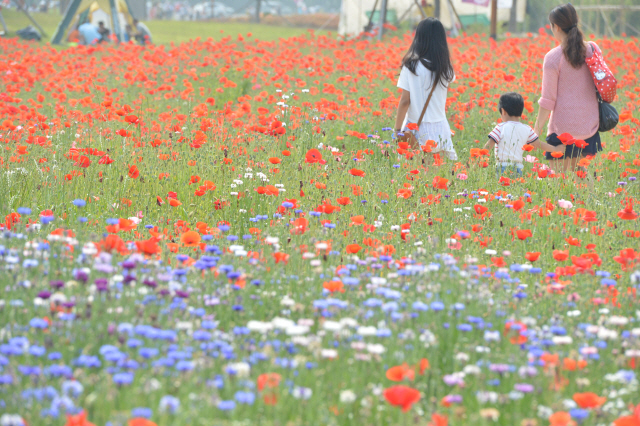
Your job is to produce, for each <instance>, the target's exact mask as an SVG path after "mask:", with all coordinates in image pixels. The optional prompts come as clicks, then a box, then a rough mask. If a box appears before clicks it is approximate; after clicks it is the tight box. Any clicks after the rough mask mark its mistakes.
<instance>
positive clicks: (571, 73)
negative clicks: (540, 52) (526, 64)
mask: <svg viewBox="0 0 640 426" xmlns="http://www.w3.org/2000/svg"><path fill="white" fill-rule="evenodd" d="M589 44H590V45H591V47H589V48H587V57H591V55H593V49H594V48H595V49H598V51H600V48H599V47H598V45H596V44H595V43H589ZM538 103H539V104H540V106H541V107H542V108H544V109H548V110H550V111H552V113H551V118H550V119H549V130H548V134H552V133H555V134H557V135H561V134H563V133H569V134H571V136H573V137H574V138H576V139H583V140H584V139H588V138H590V137H591V136H593V135H595V134H596V132H597V131H598V126H599V124H600V116H599V114H598V98H597V96H596V86H595V84H594V83H593V77H592V76H591V71H590V70H589V67H588V66H587V64H586V63H585V64H583V65H582V66H581V67H580V68H573V67H572V66H571V64H570V63H569V62H568V61H567V59H566V58H565V57H564V53H562V46H558V47H556V48H554V49H551V50H550V51H549V53H547V55H546V56H545V57H544V64H543V66H542V96H541V98H540V100H539V101H538Z"/></svg>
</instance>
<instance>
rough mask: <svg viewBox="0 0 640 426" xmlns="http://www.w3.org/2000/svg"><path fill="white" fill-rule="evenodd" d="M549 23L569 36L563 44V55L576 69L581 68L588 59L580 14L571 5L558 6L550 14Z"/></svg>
mask: <svg viewBox="0 0 640 426" xmlns="http://www.w3.org/2000/svg"><path fill="white" fill-rule="evenodd" d="M549 22H551V23H552V24H554V25H557V26H558V27H559V28H560V29H561V30H562V31H564V32H565V33H566V34H567V38H566V39H565V40H564V42H562V53H564V57H565V58H567V61H569V63H570V64H571V66H572V67H574V68H580V67H581V66H582V65H583V64H584V61H585V59H586V57H587V48H586V47H585V45H584V34H582V30H580V28H578V13H577V12H576V9H575V8H574V7H573V6H572V5H571V3H567V4H563V5H562V6H558V7H556V8H555V9H553V10H552V11H551V13H549Z"/></svg>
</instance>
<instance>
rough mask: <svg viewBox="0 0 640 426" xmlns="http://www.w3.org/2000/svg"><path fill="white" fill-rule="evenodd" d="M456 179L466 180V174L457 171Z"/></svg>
mask: <svg viewBox="0 0 640 426" xmlns="http://www.w3.org/2000/svg"><path fill="white" fill-rule="evenodd" d="M458 179H460V180H467V175H466V173H459V174H458Z"/></svg>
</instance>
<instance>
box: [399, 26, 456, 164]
mask: <svg viewBox="0 0 640 426" xmlns="http://www.w3.org/2000/svg"><path fill="white" fill-rule="evenodd" d="M454 80H455V74H454V72H453V66H452V65H451V60H450V58H449V45H448V44H447V35H446V33H445V30H444V27H443V26H442V23H441V22H440V21H439V20H437V19H435V18H427V19H425V20H423V21H422V22H420V24H418V27H417V28H416V33H415V36H414V38H413V42H412V43H411V47H409V50H408V51H407V53H406V54H405V55H404V58H402V70H401V71H400V77H399V78H398V87H399V88H401V89H402V95H401V97H400V102H399V104H398V112H397V115H396V123H395V126H394V130H395V132H407V131H411V132H413V134H414V135H415V137H416V139H417V140H418V143H419V144H420V145H421V146H422V147H423V148H425V146H426V145H427V141H434V142H435V143H436V146H435V147H430V148H431V152H432V153H434V154H436V153H441V154H444V155H446V156H447V157H448V158H449V159H450V160H456V159H457V158H458V156H457V154H456V150H455V148H454V147H453V142H452V141H451V128H450V127H449V122H448V121H447V116H446V114H445V106H446V103H447V91H448V88H449V84H450V83H451V82H453V81H454ZM429 95H431V97H430V98H429ZM427 99H429V105H428V107H427V110H426V112H425V114H424V117H423V119H422V122H421V123H420V126H419V128H418V129H415V127H416V126H415V125H416V124H417V122H418V120H419V118H420V114H421V113H422V110H423V108H424V106H425V104H426V102H427ZM411 123H413V126H412V125H411ZM412 127H413V128H414V129H415V130H414V129H412ZM425 150H427V151H428V149H425Z"/></svg>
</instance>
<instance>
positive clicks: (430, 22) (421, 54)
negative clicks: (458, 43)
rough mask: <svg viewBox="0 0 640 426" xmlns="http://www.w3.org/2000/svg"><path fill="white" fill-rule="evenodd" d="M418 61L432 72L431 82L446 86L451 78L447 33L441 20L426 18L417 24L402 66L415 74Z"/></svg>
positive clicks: (452, 75) (452, 76) (451, 69)
mask: <svg viewBox="0 0 640 426" xmlns="http://www.w3.org/2000/svg"><path fill="white" fill-rule="evenodd" d="M418 61H420V62H422V65H424V66H425V67H426V68H427V69H428V70H429V71H431V72H432V73H433V74H434V79H433V84H437V83H442V85H443V86H446V85H447V83H449V82H450V81H451V80H453V78H454V74H453V66H452V65H451V59H450V58H449V45H448V44H447V34H446V33H445V31H444V27H443V26H442V22H440V21H438V20H437V19H436V18H427V19H424V20H422V21H421V22H420V23H419V24H418V28H416V35H415V36H414V38H413V42H412V43H411V47H409V50H408V51H407V53H406V54H405V55H404V58H402V66H405V67H407V68H409V71H411V72H412V73H414V74H416V67H417V66H418ZM416 75H417V74H416Z"/></svg>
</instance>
